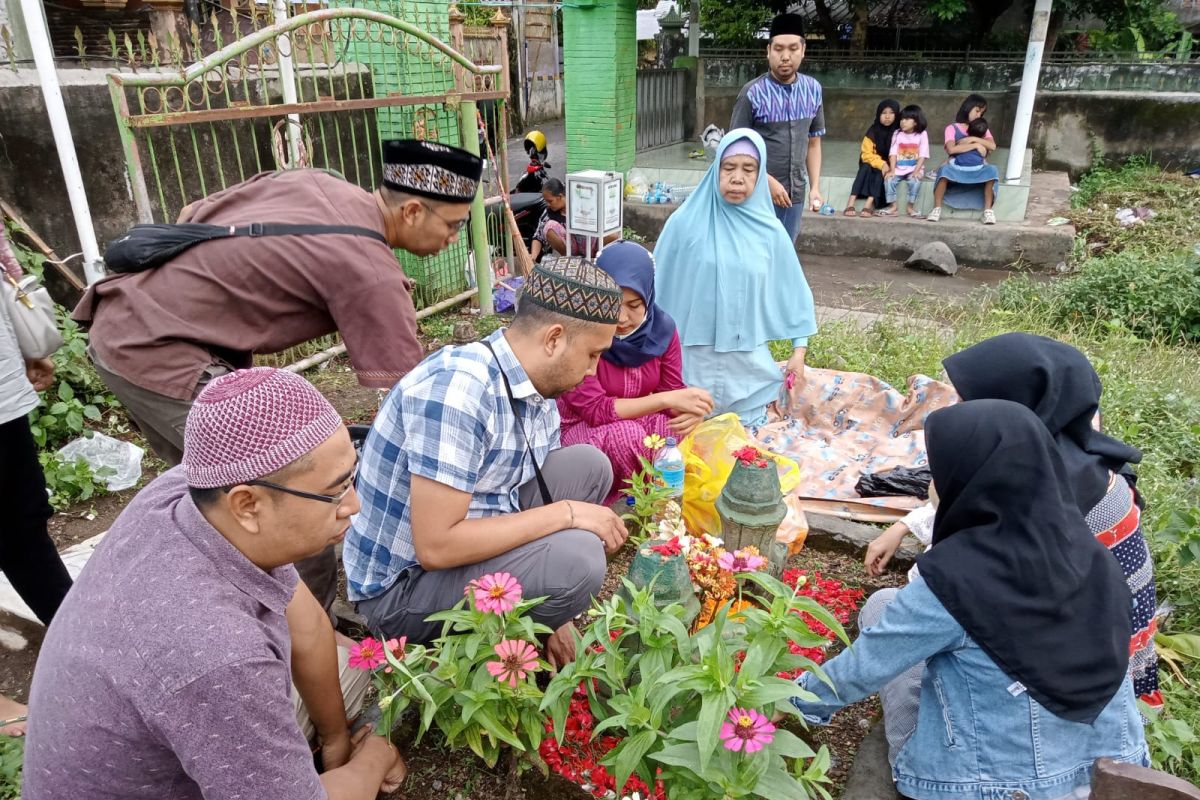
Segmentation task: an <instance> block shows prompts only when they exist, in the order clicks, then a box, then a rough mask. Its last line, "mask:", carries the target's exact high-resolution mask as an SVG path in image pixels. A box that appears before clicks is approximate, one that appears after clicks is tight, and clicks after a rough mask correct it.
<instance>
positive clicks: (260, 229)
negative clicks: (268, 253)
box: [104, 222, 387, 274]
mask: <svg viewBox="0 0 1200 800" xmlns="http://www.w3.org/2000/svg"><path fill="white" fill-rule="evenodd" d="M331 234H345V235H349V236H365V237H367V238H370V239H375V240H376V241H380V242H383V243H384V244H387V237H385V236H384V235H383V234H382V233H380V232H379V231H375V230H371V229H370V228H361V227H359V226H357V225H284V224H280V223H275V222H252V223H250V224H249V225H242V226H240V227H239V226H235V225H206V224H203V223H199V222H181V223H178V224H176V225H162V224H152V225H134V226H133V227H132V228H130V229H129V232H128V233H126V234H124V235H123V236H121V237H120V238H117V239H114V240H113V241H111V242H109V244H108V249H107V250H105V251H104V264H105V266H106V267H108V271H109V272H115V273H118V274H123V273H130V272H145V271H146V270H148V269H154V268H155V267H161V266H162V265H163V264H166V263H167V262H168V261H170V260H171V259H173V258H175V257H176V256H178V255H179V254H180V253H182V252H184V251H185V250H188V249H190V248H192V247H195V246H196V245H198V244H200V243H202V242H211V241H212V240H214V239H228V238H231V237H234V236H249V237H251V238H258V237H260V236H328V235H331Z"/></svg>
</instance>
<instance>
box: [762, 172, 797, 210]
mask: <svg viewBox="0 0 1200 800" xmlns="http://www.w3.org/2000/svg"><path fill="white" fill-rule="evenodd" d="M767 186H768V187H769V188H770V190H771V202H772V203H774V204H775V205H777V206H779V207H780V208H791V207H792V195H791V192H789V191H788V190H787V189H785V188H783V184H782V183H780V182H779V181H777V180H775V178H774V177H772V176H771V175H770V174H769V173H768V174H767Z"/></svg>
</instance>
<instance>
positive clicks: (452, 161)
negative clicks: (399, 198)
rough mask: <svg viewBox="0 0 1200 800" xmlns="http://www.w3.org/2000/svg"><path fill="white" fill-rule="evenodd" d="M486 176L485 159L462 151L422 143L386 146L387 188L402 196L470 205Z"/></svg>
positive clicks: (401, 142)
mask: <svg viewBox="0 0 1200 800" xmlns="http://www.w3.org/2000/svg"><path fill="white" fill-rule="evenodd" d="M482 175H483V159H481V158H480V157H479V156H477V155H474V154H473V153H468V152H467V151H466V150H463V149H461V148H458V147H451V146H449V145H445V144H442V143H440V142H426V141H422V140H420V139H392V140H390V141H386V142H384V143H383V185H384V186H387V187H388V188H391V189H395V190H396V191H398V192H405V193H407V194H414V195H417V196H418V197H427V198H429V199H431V200H442V201H445V202H447V203H469V202H471V201H472V200H474V199H475V192H476V190H477V189H478V188H479V178H480V176H482Z"/></svg>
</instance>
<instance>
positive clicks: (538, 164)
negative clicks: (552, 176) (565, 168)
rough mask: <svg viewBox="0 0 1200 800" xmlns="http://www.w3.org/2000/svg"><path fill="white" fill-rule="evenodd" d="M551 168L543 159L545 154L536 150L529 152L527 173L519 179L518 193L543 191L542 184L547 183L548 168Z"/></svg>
mask: <svg viewBox="0 0 1200 800" xmlns="http://www.w3.org/2000/svg"><path fill="white" fill-rule="evenodd" d="M549 168H550V164H549V163H548V162H547V161H545V160H543V156H542V155H541V154H539V153H538V152H537V151H536V150H535V151H532V152H530V154H529V165H528V166H526V167H525V174H524V175H523V176H521V180H519V181H517V185H516V191H517V192H518V193H522V194H524V193H529V192H536V193H538V194H540V193H541V191H542V186H543V185H545V183H546V180H547V178H548V177H549V176H548V175H547V174H546V170H547V169H549ZM515 210H516V209H514V211H515Z"/></svg>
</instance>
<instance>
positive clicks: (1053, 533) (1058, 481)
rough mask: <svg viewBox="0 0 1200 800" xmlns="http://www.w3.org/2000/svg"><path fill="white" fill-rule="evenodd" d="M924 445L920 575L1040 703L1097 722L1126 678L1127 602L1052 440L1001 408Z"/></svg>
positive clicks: (942, 414) (1012, 406)
mask: <svg viewBox="0 0 1200 800" xmlns="http://www.w3.org/2000/svg"><path fill="white" fill-rule="evenodd" d="M925 437H926V447H927V451H928V453H929V466H930V470H931V472H932V473H933V485H934V487H935V491H936V492H937V498H938V508H937V517H936V518H935V519H934V523H933V547H931V548H930V549H929V551H928V552H926V553H925V554H924V555H922V556H920V557H919V558H918V564H919V566H920V569H921V576H922V577H923V578H924V579H925V582H926V583H928V584H929V588H930V590H931V591H932V592H933V593H934V594H935V595H936V596H937V598H938V599H939V600H941V602H942V605H943V606H945V607H946V610H947V611H949V612H950V615H951V616H953V617H954V618H955V619H956V620H957V621H958V623H959V624H960V625H962V626H963V628H964V629H966V631H967V633H968V634H970V636H971V638H973V639H974V640H975V641H976V642H977V643H978V644H979V646H980V647H982V648H983V650H984V651H985V652H986V653H987V654H988V655H989V656H991V658H992V660H993V661H995V662H996V665H997V666H999V667H1000V669H1001V670H1003V671H1004V673H1005V674H1006V675H1008V676H1009V677H1010V678H1012V679H1013V680H1015V681H1020V682H1021V683H1022V684H1023V685H1024V686H1025V688H1026V689H1028V690H1029V693H1030V695H1031V696H1032V697H1033V698H1034V699H1035V700H1037V701H1038V702H1039V703H1040V704H1041V705H1043V706H1045V707H1046V708H1047V709H1048V710H1049V711H1050V712H1051V713H1053V714H1056V715H1058V716H1060V717H1063V718H1064V719H1068V720H1071V721H1073V722H1086V723H1091V722H1093V721H1094V720H1095V719H1096V717H1097V716H1098V715H1099V714H1100V711H1101V710H1102V709H1103V708H1104V707H1105V706H1106V705H1107V704H1108V701H1109V700H1111V699H1112V697H1113V695H1114V694H1116V692H1117V689H1118V688H1119V687H1120V686H1121V683H1122V682H1123V681H1124V679H1125V671H1126V667H1127V666H1128V662H1129V641H1128V637H1129V631H1130V624H1129V606H1130V602H1131V597H1130V594H1129V590H1128V588H1127V587H1126V585H1125V579H1124V576H1123V575H1122V574H1121V570H1120V569H1119V568H1118V567H1117V565H1116V563H1114V561H1113V559H1112V558H1111V557H1110V556H1109V555H1108V553H1107V551H1106V550H1105V548H1104V546H1103V545H1101V544H1100V543H1099V542H1097V541H1096V539H1095V537H1093V536H1092V534H1091V532H1090V531H1089V530H1088V528H1087V524H1086V523H1085V522H1084V520H1083V516H1082V515H1081V514H1080V513H1079V509H1078V507H1077V505H1076V503H1075V498H1074V496H1073V495H1072V492H1071V487H1070V481H1069V475H1068V471H1067V469H1066V467H1065V465H1064V464H1063V461H1062V458H1061V457H1060V455H1059V452H1058V448H1057V447H1055V445H1054V441H1053V440H1052V439H1051V438H1050V436H1049V435H1047V432H1046V429H1045V427H1044V426H1043V425H1041V424H1040V422H1039V420H1038V419H1037V417H1035V416H1034V415H1033V414H1031V413H1030V412H1029V410H1028V409H1027V408H1025V407H1023V406H1020V405H1018V404H1016V403H1011V402H1008V401H1005V400H977V401H974V402H967V403H960V404H959V405H957V406H951V407H950V408H947V409H943V410H942V411H938V412H936V413H934V414H931V415H930V416H929V419H928V420H927V421H926V423H925Z"/></svg>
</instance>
